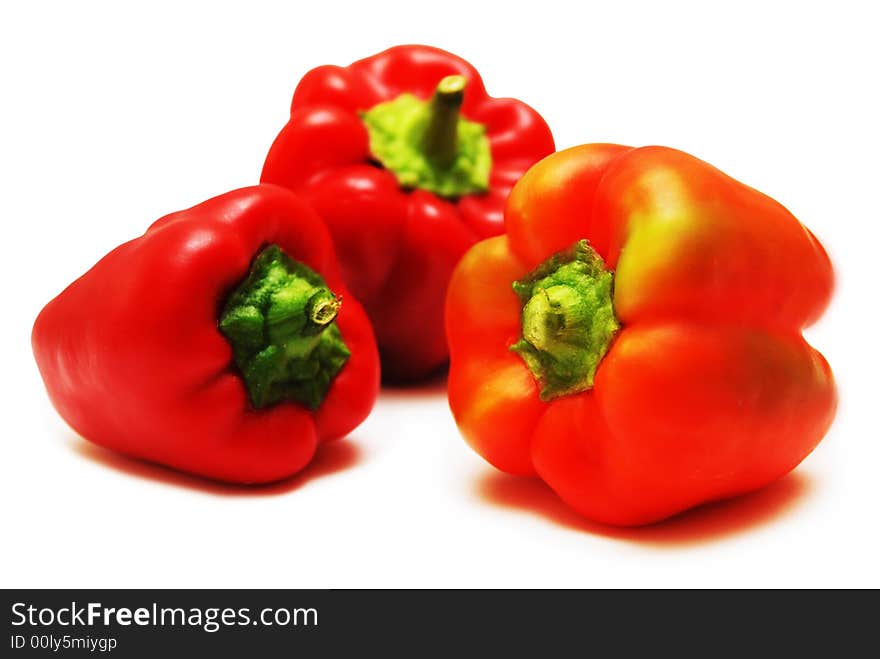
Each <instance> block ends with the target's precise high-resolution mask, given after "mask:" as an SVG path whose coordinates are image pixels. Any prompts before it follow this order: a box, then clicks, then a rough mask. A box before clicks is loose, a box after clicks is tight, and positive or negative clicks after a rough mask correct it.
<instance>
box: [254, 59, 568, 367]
mask: <svg viewBox="0 0 880 659" xmlns="http://www.w3.org/2000/svg"><path fill="white" fill-rule="evenodd" d="M553 149H554V146H553V138H552V136H551V134H550V129H549V128H548V127H547V124H546V123H545V122H544V120H543V119H542V118H541V117H540V116H539V115H538V114H537V113H536V112H535V111H534V110H532V109H531V108H530V107H529V106H527V105H526V104H524V103H522V102H520V101H517V100H514V99H497V98H492V97H490V96H489V95H488V94H487V93H486V90H485V88H484V86H483V81H482V80H481V79H480V75H479V74H478V73H477V71H476V70H475V69H474V68H473V67H472V66H471V65H470V64H468V63H467V62H466V61H464V60H463V59H461V58H460V57H456V56H455V55H452V54H450V53H447V52H444V51H442V50H438V49H436V48H430V47H427V46H398V47H396V48H391V49H389V50H386V51H384V52H382V53H379V54H378V55H375V56H373V57H369V58H367V59H363V60H360V61H358V62H355V63H354V64H352V65H351V66H348V67H339V66H321V67H318V68H316V69H313V70H312V71H310V72H309V73H307V74H306V76H305V77H304V78H303V79H302V81H300V83H299V85H298V86H297V88H296V92H295V93H294V96H293V103H292V105H291V111H290V121H289V122H288V123H287V125H286V126H285V127H284V129H283V130H282V131H281V133H280V134H279V135H278V137H277V139H276V140H275V143H274V144H273V145H272V148H271V149H270V151H269V154H268V156H267V158H266V163H265V165H264V168H263V174H262V181H264V182H269V183H277V184H280V185H283V186H286V187H288V188H290V189H292V190H294V191H296V192H297V193H299V194H300V195H302V196H303V197H304V198H306V199H307V200H308V201H309V203H311V204H312V205H313V206H314V208H315V209H316V210H317V211H318V213H319V214H320V215H321V216H322V217H323V218H324V220H325V221H326V222H327V224H328V226H329V227H330V231H331V233H332V234H333V239H334V241H335V243H336V248H337V252H338V254H339V258H340V262H341V265H342V272H343V276H344V278H345V281H346V283H347V284H348V286H349V288H350V289H351V290H352V291H353V292H354V294H355V295H356V296H357V297H358V299H359V300H361V301H362V302H363V304H364V307H365V308H366V310H367V314H368V315H369V316H370V320H371V321H372V322H373V327H374V329H375V331H376V337H377V341H378V343H379V350H380V353H381V356H382V367H383V374H384V375H385V376H386V377H388V378H390V379H396V380H407V379H414V378H419V377H422V376H424V375H426V374H427V373H429V372H430V371H432V370H434V369H436V368H438V367H439V366H441V365H442V364H443V363H444V362H445V361H446V360H447V358H448V352H447V347H446V339H445V336H444V330H443V300H444V296H445V293H446V288H447V284H448V283H449V278H450V275H451V273H452V269H453V268H454V266H455V264H456V263H457V262H458V260H459V259H460V257H461V256H462V254H464V252H465V251H466V250H467V249H468V248H469V247H470V246H471V245H473V244H474V243H475V242H476V241H477V240H481V239H483V238H487V237H489V236H493V235H497V234H499V233H501V232H502V230H503V209H504V202H505V200H506V199H507V195H508V193H509V192H510V189H511V187H512V186H513V184H514V183H516V181H517V180H518V179H519V178H520V176H522V174H523V173H524V172H525V171H526V170H527V169H528V168H529V167H530V166H531V165H532V164H534V163H535V162H537V161H538V160H540V159H541V158H543V157H544V156H546V155H548V154H549V153H551V152H552V151H553Z"/></svg>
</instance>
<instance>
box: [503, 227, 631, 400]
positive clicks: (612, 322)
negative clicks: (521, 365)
mask: <svg viewBox="0 0 880 659" xmlns="http://www.w3.org/2000/svg"><path fill="white" fill-rule="evenodd" d="M613 282H614V274H613V273H612V272H611V271H609V270H606V269H605V264H604V263H603V261H602V258H601V257H600V256H599V255H598V254H597V253H596V252H595V251H594V250H593V248H592V247H590V245H589V243H588V242H587V241H586V240H580V241H578V242H577V243H575V244H574V245H572V246H571V247H570V248H569V249H567V250H565V251H563V252H560V253H558V254H554V255H553V256H551V257H550V258H549V259H547V260H546V261H545V262H544V263H542V264H541V265H539V266H538V267H537V268H536V269H535V270H533V271H532V272H530V273H529V274H528V275H526V276H525V277H524V278H523V279H520V280H519V281H516V282H514V284H513V290H514V291H515V292H516V294H517V295H518V296H519V298H520V302H521V303H522V335H521V337H520V340H519V341H517V342H516V343H515V344H514V345H512V346H511V347H510V349H511V350H513V351H514V352H515V353H517V354H518V355H519V356H520V357H522V359H523V361H524V362H525V363H526V366H527V367H528V368H529V370H530V371H531V372H532V375H534V376H535V379H536V380H537V381H538V383H539V385H540V387H541V399H542V400H552V399H554V398H557V397H559V396H565V395H568V394H573V393H578V392H580V391H586V390H587V389H589V388H591V387H592V386H593V380H594V377H595V375H596V370H597V369H598V367H599V363H600V362H601V361H602V358H603V357H604V356H605V353H607V352H608V349H609V347H610V346H611V341H612V340H613V338H614V335H615V334H616V332H617V330H618V329H619V328H620V324H619V323H618V321H617V318H616V317H615V315H614V304H613V302H614V301H613Z"/></svg>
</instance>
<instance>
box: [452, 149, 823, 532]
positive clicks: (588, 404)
mask: <svg viewBox="0 0 880 659" xmlns="http://www.w3.org/2000/svg"><path fill="white" fill-rule="evenodd" d="M506 225H507V234H506V235H504V236H499V237H496V238H491V239H489V240H486V241H483V242H481V243H479V244H477V245H476V246H475V247H474V248H472V249H471V250H470V251H469V252H468V253H467V255H465V257H464V258H463V259H462V261H461V263H460V265H459V266H458V268H457V269H456V271H455V273H454V275H453V278H452V281H451V283H450V288H449V294H448V298H447V307H446V324H447V331H448V335H449V342H450V352H451V365H450V376H449V401H450V405H451V408H452V411H453V413H454V415H455V418H456V421H457V423H458V425H459V427H460V429H461V431H462V433H463V434H464V436H465V438H466V439H467V441H468V442H469V443H470V445H471V446H472V447H473V448H474V449H475V450H476V451H477V452H478V453H480V454H481V455H482V456H483V457H485V458H486V459H487V460H488V461H489V462H491V463H492V464H493V465H495V466H496V467H497V468H499V469H501V470H503V471H507V472H510V473H513V474H522V475H531V476H539V477H540V478H542V479H543V480H544V481H545V482H546V483H547V484H548V485H549V486H550V487H551V488H552V489H553V490H555V491H556V493H557V494H558V495H559V496H560V497H561V498H562V499H563V500H564V501H565V502H566V503H567V504H569V505H570V506H571V507H572V508H574V509H575V510H577V511H578V512H580V513H581V514H583V515H584V516H586V517H588V518H590V519H592V520H595V521H599V522H603V523H607V524H613V525H641V524H647V523H651V522H655V521H658V520H661V519H664V518H666V517H669V516H671V515H674V514H676V513H678V512H680V511H683V510H685V509H687V508H690V507H692V506H696V505H698V504H701V503H704V502H708V501H712V500H717V499H722V498H726V497H731V496H734V495H738V494H742V493H745V492H749V491H751V490H755V489H757V488H760V487H762V486H764V485H767V484H768V483H770V482H771V481H773V480H775V479H778V478H780V477H781V476H783V475H784V474H786V473H787V472H789V471H790V470H791V469H793V468H794V467H795V466H796V465H798V464H799V463H800V462H801V461H802V460H803V459H804V458H805V457H806V456H807V455H808V454H809V453H810V452H811V451H812V450H813V448H814V447H815V446H816V445H817V444H818V442H819V441H820V440H821V438H822V437H823V435H824V434H825V432H826V431H827V430H828V428H829V426H830V424H831V421H832V418H833V416H834V412H835V408H836V400H837V399H836V390H835V385H834V379H833V376H832V373H831V370H830V369H829V366H828V364H827V363H826V361H825V359H824V358H823V357H822V355H820V354H819V353H818V352H817V351H816V350H814V349H813V348H812V347H810V346H809V345H808V344H807V343H806V342H805V340H804V339H803V337H802V336H801V331H802V329H803V328H804V327H805V326H807V325H809V324H810V323H812V322H813V321H815V320H816V319H817V318H818V317H819V316H820V315H821V313H822V311H823V310H824V308H825V307H826V305H827V303H828V301H829V298H830V295H831V291H832V283H833V276H832V269H831V265H830V262H829V260H828V257H827V255H826V253H825V251H824V250H823V248H822V246H821V245H820V244H819V242H818V241H817V240H816V239H815V238H814V236H813V235H812V234H811V233H810V232H809V230H807V229H806V228H805V227H804V226H803V225H802V224H800V222H798V221H797V219H795V217H794V216H792V215H791V213H789V212H788V211H787V210H786V209H785V208H783V207H782V206H781V205H780V204H779V203H777V202H776V201H774V200H773V199H771V198H769V197H767V196H765V195H763V194H762V193H760V192H758V191H756V190H754V189H752V188H749V187H747V186H746V185H743V184H742V183H739V182H738V181H735V180H734V179H732V178H730V177H729V176H727V175H725V174H724V173H722V172H720V171H719V170H717V169H715V168H714V167H712V166H710V165H708V164H706V163H705V162H702V161H700V160H698V159H697V158H694V157H692V156H690V155H687V154H685V153H682V152H680V151H676V150H673V149H669V148H664V147H645V148H635V149H633V148H629V147H624V146H619V145H612V144H591V145H585V146H580V147H575V148H573V149H568V150H565V151H561V152H559V153H556V154H554V155H552V156H550V157H548V158H546V159H544V160H543V161H541V162H540V163H538V164H537V165H536V166H535V167H533V168H532V169H531V170H530V171H529V172H528V173H527V174H526V175H525V176H524V177H523V178H522V180H521V181H520V182H519V183H518V184H517V185H516V187H515V188H514V190H513V192H512V193H511V195H510V199H509V201H508V204H507V208H506ZM583 240H586V241H588V244H589V245H591V246H592V248H593V249H594V250H595V253H598V255H599V256H600V257H601V259H602V260H603V261H604V268H605V270H606V272H607V273H612V274H610V275H609V274H606V275H605V276H606V277H613V289H612V294H611V300H612V301H613V312H614V316H615V317H616V322H611V321H609V320H608V319H607V318H606V319H604V320H602V321H601V323H606V322H607V324H606V325H601V323H600V324H599V326H598V327H597V324H596V323H597V321H596V320H595V317H594V318H593V325H592V326H590V325H589V321H587V326H588V329H591V330H596V331H597V332H598V333H599V334H600V335H601V334H602V332H606V331H607V336H610V337H611V340H610V343H609V344H608V346H606V347H604V348H603V345H604V344H602V343H601V341H599V342H598V343H597V344H595V345H598V346H599V348H598V349H597V350H596V352H595V354H597V355H598V356H599V357H600V360H599V363H598V367H597V368H596V370H595V372H594V373H593V379H592V384H591V385H590V386H587V385H586V384H584V381H586V380H587V379H588V378H585V379H584V380H582V381H580V384H578V385H577V387H576V388H577V389H578V391H576V392H574V393H569V394H563V395H554V391H553V389H552V387H551V386H550V384H548V382H550V380H547V379H545V380H542V379H541V377H539V376H540V375H541V374H542V373H545V374H546V372H543V371H541V370H540V369H538V374H537V375H536V371H535V370H533V369H531V368H530V367H529V366H528V365H527V362H526V360H525V359H524V358H523V356H522V354H523V353H524V352H528V350H531V351H532V354H535V349H534V347H530V346H525V344H524V343H522V342H523V341H525V340H526V339H525V334H524V323H528V324H529V325H531V326H532V336H533V337H537V338H536V339H535V340H536V342H537V343H538V344H541V343H542V341H544V342H545V343H546V344H547V345H551V346H554V347H556V348H558V347H559V344H555V343H553V341H554V340H557V339H558V338H559V337H560V336H562V337H563V339H564V338H565V336H564V333H565V331H566V328H565V322H564V321H565V320H568V319H572V318H575V316H574V315H571V314H568V315H566V314H567V313H568V308H567V307H565V303H564V302H563V303H560V304H559V305H557V306H555V307H553V306H552V304H551V303H552V302H553V301H554V299H557V298H558V299H562V298H561V297H560V295H559V294H558V291H559V290H562V291H563V292H569V291H570V290H571V289H570V288H569V289H565V288H563V289H552V288H548V289H545V290H544V291H543V292H541V295H543V297H541V296H538V297H537V298H530V301H529V303H527V305H528V304H532V306H531V307H528V306H524V304H523V298H522V297H518V295H517V294H516V293H515V292H514V290H513V289H512V286H511V284H512V282H522V281H523V280H524V278H525V279H526V280H528V279H529V274H528V273H530V272H534V270H535V268H538V267H540V265H541V264H545V266H544V267H545V269H546V267H547V266H546V264H547V263H548V257H551V255H554V254H559V253H560V252H563V251H564V250H570V248H571V246H572V245H573V244H575V243H577V241H583ZM579 244H581V245H583V244H584V243H579ZM551 265H552V262H551ZM594 265H595V263H594ZM582 270H583V271H585V272H586V271H587V268H586V266H584V267H583V268H582ZM590 276H592V275H590ZM589 281H592V282H596V281H599V280H598V279H595V278H593V279H589ZM551 283H553V282H551ZM520 290H522V288H521V286H520ZM591 290H593V291H594V292H595V291H598V290H600V288H599V287H598V286H594V287H593V288H592V289H591ZM551 291H555V292H554V293H553V295H556V298H553V295H551V294H550V293H551ZM525 292H526V294H528V293H529V290H528V289H526V291H525ZM533 299H537V301H536V302H532V300H533ZM548 300H549V302H548ZM590 304H594V303H593V302H591V303H590ZM596 305H598V306H599V308H602V307H601V305H599V304H598V303H596ZM538 308H543V309H546V308H550V309H551V311H552V313H549V314H544V315H537V316H536V315H535V314H534V313H532V312H533V311H534V309H538ZM574 308H576V309H580V308H583V307H577V306H575V307H574ZM530 310H531V311H530ZM530 314H531V315H530ZM554 314H555V315H554ZM536 318H537V319H538V320H541V321H543V322H544V324H543V325H536V323H535V320H536ZM560 320H561V321H562V322H560ZM551 321H552V322H551ZM535 327H537V329H535ZM560 327H562V329H559V328H560ZM542 328H543V329H542ZM548 328H549V329H548ZM568 329H569V330H572V331H575V330H576V331H581V332H582V329H583V328H582V327H581V328H580V329H579V328H574V329H572V328H568ZM542 332H543V334H542ZM554 332H557V334H553V333H554ZM525 333H528V332H525ZM548 336H549V339H548ZM579 336H592V335H590V334H589V333H583V332H582V333H581V334H580V335H579ZM575 343H576V342H575ZM562 345H563V347H564V348H565V349H566V350H572V348H571V344H570V343H568V344H565V343H564V344H562ZM523 346H525V349H526V350H523ZM581 347H582V346H581ZM512 348H514V349H512ZM577 349H578V348H577V347H576V348H575V349H574V350H575V351H576V350H577ZM556 354H557V356H562V357H565V358H567V357H568V356H569V353H567V352H564V351H563V352H559V351H557V353H556ZM548 363H551V365H554V364H558V363H556V362H552V359H549V358H548ZM569 363H577V361H576V360H574V361H571V360H570V362H569ZM550 375H554V374H553V373H551V374H550ZM555 375H559V373H558V372H557V373H555ZM560 377H561V381H562V382H563V383H570V380H568V379H566V377H567V376H566V375H565V372H563V375H562V376H560Z"/></svg>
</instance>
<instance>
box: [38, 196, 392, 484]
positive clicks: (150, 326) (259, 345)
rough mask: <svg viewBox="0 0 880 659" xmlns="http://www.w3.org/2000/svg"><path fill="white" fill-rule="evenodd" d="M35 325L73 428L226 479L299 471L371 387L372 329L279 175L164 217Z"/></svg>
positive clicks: (313, 219) (368, 397) (352, 418)
mask: <svg viewBox="0 0 880 659" xmlns="http://www.w3.org/2000/svg"><path fill="white" fill-rule="evenodd" d="M32 338H33V349H34V355H35V356H36V359H37V364H38V366H39V368H40V373H41V375H42V376H43V381H44V382H45V384H46V389H47V390H48V392H49V397H50V398H51V400H52V403H53V405H54V406H55V408H56V409H57V410H58V412H59V414H60V415H61V416H62V417H63V418H64V419H65V420H66V421H67V423H68V424H70V426H71V427H72V428H73V429H74V430H76V431H77V432H78V433H79V434H80V435H82V436H83V437H85V438H86V439H89V440H91V441H93V442H95V443H96V444H100V445H102V446H105V447H108V448H111V449H114V450H117V451H120V452H122V453H126V454H128V455H132V456H135V457H139V458H143V459H146V460H151V461H154V462H158V463H161V464H164V465H168V466H170V467H174V468H176V469H180V470H182V471H187V472H191V473H194V474H199V475H202V476H207V477H210V478H214V479H218V480H223V481H230V482H236V483H262V482H268V481H274V480H278V479H280V478H284V477H286V476H289V475H291V474H293V473H295V472H296V471H298V470H300V469H301V468H303V467H304V466H305V465H306V464H307V463H308V462H309V461H310V460H311V458H312V456H313V455H314V453H315V450H316V447H317V446H318V444H319V443H321V442H324V441H328V440H331V439H335V438H338V437H341V436H343V435H345V434H347V433H348V432H350V431H351V430H352V429H353V428H354V427H356V426H357V425H358V424H359V423H360V422H361V421H363V419H364V418H365V417H366V416H367V414H368V413H369V411H370V409H371V408H372V406H373V403H374V401H375V399H376V396H377V393H378V386H379V362H378V353H377V350H376V345H375V340H374V338H373V333H372V331H371V328H370V325H369V322H368V320H367V317H366V315H365V314H364V312H363V310H362V309H361V307H360V305H359V304H358V303H357V301H356V300H355V299H354V298H353V297H351V296H350V295H349V294H348V293H347V292H346V290H345V286H344V284H343V282H342V280H341V278H340V276H339V272H338V267H337V264H336V262H335V257H334V254H333V249H332V242H331V238H330V235H329V234H328V232H327V230H326V228H325V227H324V225H323V224H322V222H321V221H320V219H319V218H318V217H317V215H315V213H314V211H312V210H311V209H310V208H308V207H307V206H306V205H305V204H304V203H303V202H301V201H300V200H299V199H297V198H296V196H295V195H294V194H292V193H291V192H289V191H287V190H284V189H282V188H280V187H276V186H269V185H263V186H256V187H251V188H244V189H241V190H235V191H233V192H229V193H227V194H224V195H221V196H219V197H215V198H214V199H210V200H208V201H206V202H204V203H202V204H199V205H198V206H195V207H193V208H190V209H189V210H185V211H181V212H178V213H173V214H171V215H168V216H166V217H163V218H162V219H160V220H158V221H157V222H156V223H154V224H153V225H152V226H151V227H150V228H149V229H148V230H147V232H146V233H145V234H144V235H143V236H141V237H140V238H136V239H134V240H132V241H130V242H127V243H125V244H123V245H121V246H119V247H117V248H116V249H114V250H113V251H112V252H110V253H109V254H107V255H106V256H105V257H104V258H102V259H101V260H100V261H99V262H98V263H97V264H96V265H95V266H94V267H92V269H91V270H89V271H88V272H87V273H86V274H84V275H83V276H82V277H80V278H79V279H77V280H76V281H75V282H73V283H72V284H71V285H70V286H69V287H68V288H67V289H65V290H64V291H63V292H62V293H61V294H60V295H59V296H58V297H56V298H55V299H54V300H52V301H51V302H50V303H49V304H48V305H47V306H46V307H45V308H44V309H43V311H42V312H41V313H40V315H39V317H38V318H37V320H36V323H35V324H34V330H33V337H32Z"/></svg>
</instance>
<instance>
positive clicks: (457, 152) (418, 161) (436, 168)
mask: <svg viewBox="0 0 880 659" xmlns="http://www.w3.org/2000/svg"><path fill="white" fill-rule="evenodd" d="M466 84H467V80H466V79H465V78H464V77H463V76H447V77H445V78H443V79H442V80H441V81H440V84H438V85H437V89H436V91H435V92H434V96H433V97H432V98H431V100H430V101H423V100H421V99H419V98H416V97H415V96H413V95H412V94H401V95H400V96H398V97H397V98H395V99H394V100H391V101H387V102H385V103H380V104H379V105H376V106H374V107H373V108H371V109H370V110H368V111H367V112H365V113H363V115H362V118H363V121H364V124H365V125H366V127H367V132H368V134H369V137H370V151H371V152H372V154H373V157H374V158H375V159H376V160H378V161H379V162H380V163H381V164H382V165H383V166H384V167H385V168H386V169H388V170H389V171H391V172H393V173H394V175H395V176H396V177H397V181H398V182H399V183H400V185H401V186H402V187H404V188H420V189H423V190H429V191H430V192H433V193H435V194H437V195H439V196H441V197H446V198H450V199H454V198H457V197H461V196H463V195H467V194H475V193H480V192H486V191H487V190H488V189H489V171H490V170H491V169H492V154H491V152H490V150H489V139H488V138H487V137H486V131H485V128H484V127H483V126H482V124H478V123H475V122H473V121H468V120H467V119H464V118H462V117H461V115H460V112H459V109H460V108H461V103H462V100H463V99H464V88H465V85H466Z"/></svg>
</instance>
